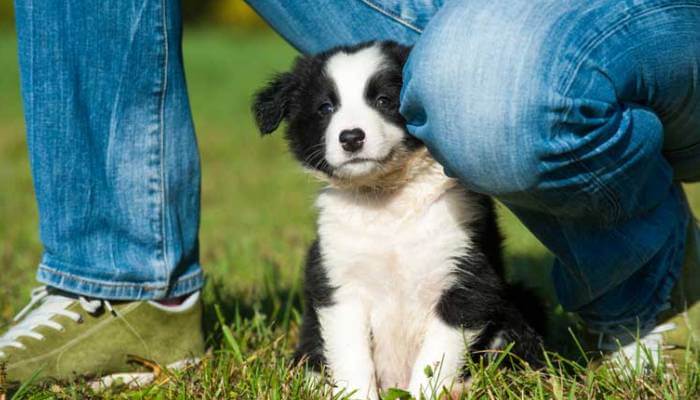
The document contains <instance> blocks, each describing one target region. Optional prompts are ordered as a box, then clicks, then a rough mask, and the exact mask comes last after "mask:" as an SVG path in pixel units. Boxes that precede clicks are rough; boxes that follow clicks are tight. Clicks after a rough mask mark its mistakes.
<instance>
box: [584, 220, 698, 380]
mask: <svg viewBox="0 0 700 400" xmlns="http://www.w3.org/2000/svg"><path fill="white" fill-rule="evenodd" d="M597 348H598V349H599V350H600V351H602V352H604V353H608V354H610V356H609V358H608V359H607V361H610V362H612V363H613V364H614V365H615V366H616V367H623V368H624V369H625V370H628V371H631V372H634V373H645V372H646V371H649V370H651V369H653V368H655V367H657V366H659V365H660V363H662V362H663V363H664V364H665V365H666V367H671V368H676V369H683V368H684V366H686V365H687V363H688V362H689V361H692V360H687V357H688V355H697V354H700V226H698V223H697V222H696V221H691V223H690V226H689V227H688V236H687V241H686V252H685V258H684V262H683V268H682V271H681V276H680V278H679V280H678V283H677V284H676V287H675V288H674V289H673V292H672V294H671V299H670V307H669V308H668V310H666V311H664V312H662V313H661V315H660V316H659V318H658V319H657V324H656V326H653V327H650V328H648V329H647V330H645V331H643V332H637V333H627V334H618V335H606V334H598V344H597Z"/></svg>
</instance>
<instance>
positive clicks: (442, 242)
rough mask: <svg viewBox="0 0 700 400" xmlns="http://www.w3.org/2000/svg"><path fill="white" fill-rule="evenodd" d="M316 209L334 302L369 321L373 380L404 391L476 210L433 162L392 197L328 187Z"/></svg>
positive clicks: (466, 243) (465, 249) (464, 249)
mask: <svg viewBox="0 0 700 400" xmlns="http://www.w3.org/2000/svg"><path fill="white" fill-rule="evenodd" d="M317 205H318V208H319V210H320V214H319V222H318V224H319V226H318V229H319V238H320V246H321V255H322V258H323V265H324V268H325V269H326V273H327V276H328V278H329V281H330V284H331V286H333V287H335V288H336V291H335V293H334V298H333V300H334V302H335V303H337V304H343V303H346V304H352V305H353V307H360V308H361V310H359V312H358V313H357V315H362V316H363V318H366V319H367V321H366V323H367V324H368V327H369V332H368V334H369V335H370V337H371V357H372V360H373V362H374V369H375V375H376V379H377V382H376V383H377V384H378V385H379V386H381V387H384V388H386V387H395V386H396V387H406V386H407V385H408V381H409V379H410V376H411V369H412V367H413V364H414V362H415V359H416V357H417V352H418V349H419V347H420V345H421V343H422V342H423V340H424V337H425V334H426V329H427V325H428V321H429V320H430V318H431V317H434V309H435V305H436V304H437V302H438V301H439V300H440V296H441V294H442V292H443V291H444V290H445V289H446V288H448V287H449V286H450V285H451V284H452V283H453V274H452V272H453V270H454V268H455V259H456V258H458V257H463V256H465V255H467V254H468V252H469V247H470V237H469V232H468V231H467V230H466V229H465V225H466V223H468V222H470V221H471V220H473V219H474V218H477V217H478V215H479V210H478V209H477V207H478V206H477V205H476V204H474V203H473V202H470V199H469V196H468V193H467V192H466V191H465V190H464V189H463V188H462V187H461V186H459V185H457V183H456V182H455V181H454V180H452V179H450V178H448V177H446V176H445V175H444V174H443V172H442V168H441V167H439V166H438V165H437V164H435V163H434V161H430V162H428V163H427V164H426V165H423V166H422V167H421V169H420V173H418V174H417V175H416V176H414V177H413V178H412V179H411V180H410V181H409V182H408V183H407V185H406V186H404V187H403V188H402V189H401V190H400V191H398V192H397V193H395V194H393V195H391V196H388V197H382V198H370V197H367V196H366V195H361V194H357V193H352V192H349V191H345V190H338V189H333V188H330V189H326V190H324V191H323V192H322V193H321V194H320V196H319V198H318V201H317ZM322 329H324V330H325V329H341V328H339V327H323V328H322Z"/></svg>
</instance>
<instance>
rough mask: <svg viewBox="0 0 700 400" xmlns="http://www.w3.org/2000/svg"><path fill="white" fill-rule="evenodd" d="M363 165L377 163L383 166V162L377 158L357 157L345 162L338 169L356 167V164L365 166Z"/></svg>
mask: <svg viewBox="0 0 700 400" xmlns="http://www.w3.org/2000/svg"><path fill="white" fill-rule="evenodd" d="M363 163H376V164H381V163H382V160H377V159H376V158H365V157H356V158H353V159H350V160H348V161H345V162H343V163H342V164H340V165H339V166H338V168H342V167H344V166H346V165H355V164H363Z"/></svg>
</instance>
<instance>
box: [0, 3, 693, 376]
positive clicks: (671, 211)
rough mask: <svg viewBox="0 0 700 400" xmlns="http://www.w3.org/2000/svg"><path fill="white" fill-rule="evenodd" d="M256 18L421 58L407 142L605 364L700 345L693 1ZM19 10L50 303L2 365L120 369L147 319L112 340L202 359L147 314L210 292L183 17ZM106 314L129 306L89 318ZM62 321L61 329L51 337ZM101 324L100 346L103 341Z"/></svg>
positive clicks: (306, 12)
mask: <svg viewBox="0 0 700 400" xmlns="http://www.w3.org/2000/svg"><path fill="white" fill-rule="evenodd" d="M248 3H249V4H250V5H251V6H252V7H253V8H254V9H255V10H256V11H257V12H258V13H259V14H260V15H261V16H262V17H263V18H264V19H265V20H266V21H267V22H268V23H269V24H270V25H271V26H272V27H273V28H274V29H275V30H277V32H279V33H280V34H281V35H282V36H283V37H284V38H285V39H286V40H287V41H289V42H290V43H291V44H292V45H294V46H295V47H296V48H297V49H298V50H299V51H301V52H303V53H316V52H319V51H322V50H325V49H327V48H330V47H333V46H336V45H347V44H353V43H358V42H363V41H368V40H394V41H397V42H400V43H403V44H407V45H412V46H414V47H413V50H412V52H411V55H410V57H409V61H408V63H407V65H406V66H405V69H404V87H403V90H402V98H401V112H402V114H403V115H404V117H405V119H406V121H407V125H408V129H409V131H410V133H411V134H413V135H415V136H416V137H418V138H419V139H420V140H422V141H423V142H424V143H425V144H426V145H427V146H428V148H429V150H430V151H431V153H432V154H433V155H434V156H435V157H436V158H437V160H438V161H440V162H441V164H443V166H444V167H445V171H446V173H447V174H449V175H451V176H456V177H458V178H459V179H460V180H461V181H462V182H463V184H464V185H466V186H467V187H468V188H470V189H472V190H475V191H478V192H481V193H487V194H490V195H493V196H494V197H496V198H497V199H499V200H500V201H501V202H502V203H504V204H505V205H506V206H507V207H508V208H510V209H511V210H512V211H513V212H514V213H515V214H516V215H517V216H518V217H519V219H520V220H521V221H522V222H523V223H524V224H525V225H526V226H527V228H529V229H530V230H531V231H532V232H533V233H534V234H535V235H536V236H537V238H539V240H541V241H542V243H544V244H545V245H546V246H547V247H548V248H549V249H550V250H551V251H552V252H553V253H554V255H555V256H556V262H555V265H554V268H553V272H552V279H553V282H554V286H555V288H556V292H557V295H558V299H559V301H560V302H561V304H562V305H563V306H564V307H565V309H567V310H569V311H572V312H575V313H577V314H578V315H579V316H580V317H581V318H582V319H583V320H584V321H585V322H586V324H587V325H588V327H589V328H590V329H591V330H592V331H594V332H596V333H597V335H598V336H599V340H598V345H599V347H600V349H601V350H605V351H613V352H614V356H613V357H617V356H619V357H627V358H628V359H634V357H635V355H636V354H638V351H639V349H640V346H638V345H637V344H638V343H640V342H641V343H643V344H644V345H645V347H648V348H652V349H654V351H655V353H654V354H657V353H658V355H659V357H660V354H661V353H660V352H657V351H656V350H658V349H661V348H664V349H668V348H675V349H677V350H679V351H682V350H683V349H684V348H685V347H686V346H687V345H688V344H690V345H691V348H692V349H697V347H698V344H699V343H700V341H698V335H699V334H700V305H698V302H697V300H698V297H700V251H699V250H700V233H699V231H698V227H697V223H696V221H695V220H694V218H693V217H692V214H691V211H690V208H689V205H688V202H687V200H686V198H685V196H684V193H683V189H682V187H681V185H680V182H697V181H700V90H699V89H700V87H699V86H698V85H700V83H699V81H698V79H697V77H698V76H699V75H700V1H697V0H689V1H685V2H677V1H671V0H640V1H635V2H626V1H618V0H593V1H585V2H584V1H570V2H560V1H546V2H533V1H527V0H508V1H505V2H503V1H501V2H490V1H486V0H471V1H449V2H443V1H442V0H432V1H422V2H403V1H389V0H386V1H382V0H360V1H353V2H348V1H346V2H320V1H312V0H299V1H293V2H292V1H283V0H264V1H263V0H249V1H248ZM16 8H17V28H18V32H19V43H20V63H21V77H22V91H23V95H24V102H25V112H26V119H27V131H28V137H29V148H30V154H31V160H32V167H33V171H34V177H35V187H36V193H37V198H38V202H39V210H40V219H41V233H42V235H41V236H42V241H43V243H44V246H45V248H46V254H45V256H44V258H43V260H42V263H41V265H40V267H39V274H38V276H39V280H40V281H41V282H42V283H44V284H46V285H47V286H48V287H49V288H50V289H46V290H44V291H43V292H42V293H41V296H43V297H37V299H38V300H37V301H36V302H37V304H36V305H35V308H33V309H32V311H29V312H28V313H27V314H26V315H24V316H23V317H22V318H20V319H19V322H18V324H17V325H15V326H14V327H10V329H9V330H8V332H7V333H5V336H4V339H0V340H4V341H2V342H0V351H3V352H5V357H7V355H8V354H9V356H10V357H12V356H13V355H16V354H21V352H22V351H26V352H28V353H27V354H33V355H35V356H36V357H43V358H42V359H43V360H45V362H53V361H55V359H56V357H58V356H57V354H59V353H60V354H64V353H71V354H72V352H74V353H76V354H85V353H86V352H88V351H89V352H90V354H91V355H95V354H99V355H100V358H101V359H103V360H109V362H106V361H105V363H104V364H99V365H97V364H90V365H87V363H88V361H87V358H86V357H84V356H83V357H81V356H79V355H76V356H73V357H72V358H71V361H70V362H62V363H61V364H60V368H61V370H51V371H50V373H52V374H55V375H61V374H65V373H66V371H68V370H76V371H86V370H91V371H96V370H100V371H105V370H108V369H109V368H107V366H109V367H110V368H111V369H110V370H113V369H114V368H116V367H115V364H116V361H114V360H118V359H119V360H120V359H121V357H122V356H123V348H124V346H123V343H116V342H115V338H117V337H119V336H118V335H121V334H122V333H124V334H126V332H128V329H129V327H130V326H131V325H134V324H138V323H140V322H141V321H146V318H150V316H148V317H147V316H137V317H135V319H134V321H133V322H130V323H121V324H120V323H119V322H116V321H119V320H120V318H121V317H122V315H123V314H124V313H125V310H126V309H127V308H129V307H132V308H134V309H137V310H138V309H141V308H144V309H148V310H149V311H148V312H151V313H153V314H156V315H158V316H159V317H158V318H157V319H155V322H154V323H153V324H152V325H150V326H149V329H148V332H149V333H150V336H149V337H148V338H147V339H145V340H144V342H146V343H145V344H143V343H142V345H143V346H145V347H149V346H150V343H153V344H156V345H155V346H156V348H157V349H160V348H162V346H160V347H159V346H158V345H157V344H162V343H168V345H169V346H181V347H180V348H181V349H183V351H181V352H180V353H179V355H178V357H176V358H177V359H182V358H183V357H185V356H186V355H196V353H198V352H199V351H200V350H201V346H200V344H199V339H192V338H186V339H183V341H186V342H188V343H195V342H197V345H196V346H194V345H184V344H181V343H183V342H180V341H179V336H178V337H173V336H172V333H171V331H172V330H174V326H175V325H176V324H177V328H178V329H177V333H178V334H181V333H182V332H184V331H186V330H196V329H198V327H197V326H196V325H197V324H196V322H195V318H194V317H192V318H190V319H188V322H187V323H179V322H173V321H172V318H173V316H175V315H177V314H178V312H177V311H175V312H174V311H168V309H169V308H168V306H167V305H163V304H160V303H157V302H155V301H154V300H157V299H164V298H179V297H181V296H185V299H186V300H189V299H190V297H188V294H191V293H192V292H196V291H197V290H199V289H200V287H201V285H202V278H201V272H200V267H199V264H198V262H197V234H196V232H197V222H198V213H199V202H198V196H199V192H198V187H199V169H198V158H197V150H196V144H195V141H194V134H193V130H192V124H191V118H190V113H189V107H188V103H187V94H186V88H185V84H184V78H183V70H182V61H181V54H180V14H179V12H180V11H179V8H178V2H177V1H176V0H170V1H160V2H154V1H139V2H133V1H121V2H108V3H105V4H102V3H101V4H100V5H99V6H95V5H94V4H92V3H90V4H88V2H85V1H74V2H70V4H61V5H55V4H50V5H49V4H43V3H42V4H37V3H32V2H28V1H23V0H16ZM190 296H192V295H190ZM113 299H119V300H122V301H126V302H121V303H119V304H117V305H115V304H111V307H112V308H113V309H114V311H115V313H110V312H99V310H100V309H103V308H106V307H110V303H109V301H111V300H113ZM176 303H178V302H177V301H176ZM190 303H193V304H194V303H196V302H192V301H190ZM91 304H93V305H95V308H96V311H97V312H91V311H92V308H91V307H90V305H91ZM193 304H190V305H189V306H190V307H195V306H194V305H193ZM59 305H60V306H59ZM176 307H182V305H180V306H176ZM195 308H196V307H195ZM66 311H69V312H72V313H76V314H79V316H78V315H72V316H74V317H76V318H75V320H77V321H81V320H83V321H88V320H89V321H94V322H91V323H88V324H85V323H83V324H79V323H77V322H73V321H71V320H70V318H68V317H67V315H68V314H67V312H66ZM138 318H141V319H138ZM197 318H198V317H197ZM56 321H59V322H58V323H60V324H61V325H62V326H63V325H65V326H64V329H65V330H63V331H60V330H53V329H47V328H48V327H47V326H46V324H48V323H50V322H51V323H53V322H56ZM105 321H115V322H114V323H112V328H111V329H113V330H112V331H110V332H111V334H110V335H109V336H106V335H103V334H101V333H99V332H96V331H94V326H97V327H100V326H103V325H106V324H108V322H105ZM118 329H122V330H121V331H118ZM88 332H90V333H91V334H87V333H88ZM92 332H95V333H94V334H92ZM35 333H37V334H40V335H42V336H45V337H44V340H43V341H42V340H36V338H35V337H33V336H32V335H34V334H35ZM86 334H87V335H86ZM133 336H134V337H136V336H139V335H133ZM128 337H131V336H128ZM8 338H9V339H8ZM83 338H86V339H83ZM634 339H639V341H636V340H634ZM129 340H134V341H135V340H136V339H128V338H125V339H123V340H121V341H122V342H128V341H129ZM11 341H15V344H16V343H20V344H21V345H22V346H23V347H24V349H20V348H14V347H11V346H10V347H8V343H10V342H11ZM10 344H11V343H10ZM8 349H9V353H8ZM59 349H60V351H57V350H59ZM673 354H674V353H672V355H673ZM0 357H1V356H0ZM19 357H21V356H19ZM159 357H162V358H159ZM0 359H1V358H0ZM153 359H155V360H156V361H159V362H163V363H167V362H171V361H173V360H174V359H168V358H166V357H165V354H164V353H159V352H158V350H154V352H153ZM11 363H12V361H11V362H10V364H9V365H10V366H9V373H10V375H12V374H13V364H11ZM110 363H111V364H110ZM118 367H119V368H127V366H126V365H122V364H120V365H119V366H118ZM24 371H26V370H22V372H17V373H15V374H16V376H19V377H22V376H23V375H22V374H25V375H24V376H26V374H27V372H24Z"/></svg>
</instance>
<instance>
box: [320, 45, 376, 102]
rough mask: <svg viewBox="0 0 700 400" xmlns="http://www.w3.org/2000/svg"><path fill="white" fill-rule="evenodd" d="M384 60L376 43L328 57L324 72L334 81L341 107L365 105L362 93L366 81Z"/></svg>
mask: <svg viewBox="0 0 700 400" xmlns="http://www.w3.org/2000/svg"><path fill="white" fill-rule="evenodd" d="M384 62H385V58H384V55H383V54H382V52H381V50H380V48H379V46H377V45H374V46H371V47H368V48H366V49H362V50H360V51H358V52H357V53H351V54H348V53H345V52H341V53H338V54H335V55H333V56H331V57H330V58H329V59H328V62H327V64H326V74H327V75H328V76H329V77H330V78H331V80H332V81H333V82H334V83H335V86H336V89H337V90H338V97H339V99H340V108H341V109H342V108H352V107H354V106H358V105H362V106H366V104H365V101H364V94H365V88H366V86H367V82H368V81H369V80H370V78H371V77H372V76H373V75H374V74H376V73H377V71H379V70H380V69H381V68H382V64H383V63H384Z"/></svg>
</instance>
